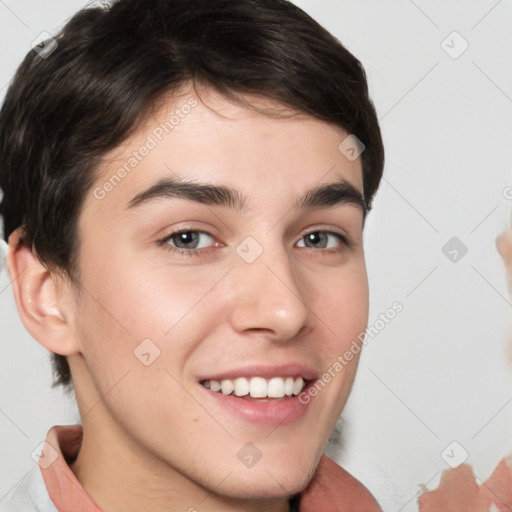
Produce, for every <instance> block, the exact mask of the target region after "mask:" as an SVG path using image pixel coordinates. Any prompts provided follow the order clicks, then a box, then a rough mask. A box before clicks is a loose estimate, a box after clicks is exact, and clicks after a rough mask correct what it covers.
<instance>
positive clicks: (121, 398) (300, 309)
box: [69, 89, 368, 498]
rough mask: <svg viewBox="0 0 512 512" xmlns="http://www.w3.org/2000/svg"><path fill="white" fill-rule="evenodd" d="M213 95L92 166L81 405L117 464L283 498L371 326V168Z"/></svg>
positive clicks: (305, 128) (319, 139) (310, 458)
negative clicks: (366, 231)
mask: <svg viewBox="0 0 512 512" xmlns="http://www.w3.org/2000/svg"><path fill="white" fill-rule="evenodd" d="M201 98H202V100H203V101H204V102H205V103H206V104H207V105H208V107H207V106H205V105H204V104H203V103H202V102H201V100H200V99H199V97H198V96H197V95H196V94H195V92H193V91H191V90H186V89H183V90H182V91H181V92H180V95H179V96H174V98H173V100H170V101H169V102H166V103H165V102H164V103H162V105H161V106H160V107H159V108H158V109H157V110H156V111H155V112H154V113H153V114H152V115H151V116H150V117H149V118H148V119H147V120H146V122H145V124H144V125H143V126H142V127H141V128H140V129H139V130H138V131H137V132H136V133H135V134H134V135H133V136H132V137H131V138H129V139H128V140H127V141H126V142H124V143H123V144H122V145H120V146H119V147H117V148H116V149H115V150H114V151H112V152H111V153H110V154H109V155H107V157H106V158H105V160H104V162H103V163H102V165H101V166H100V168H99V169H98V173H97V176H96V181H95V183H94V185H93V187H92V189H91V191H90V193H89V195H88V197H87V199H86V202H85V205H84V208H83V211H82V214H81V217H80V220H79V237H80V240H81V244H80V253H79V254H80V282H81V287H82V291H81V293H80V295H79V296H78V297H77V299H76V301H77V302H76V311H77V314H76V318H74V335H75V336H76V340H77V343H78V344H79V346H80V352H79V353H77V354H76V355H73V356H71V357H70V358H69V361H70V365H71V369H72V374H73V380H74V383H75V389H76V393H77V400H78V403H79V407H80V410H81V414H82V417H83V425H84V432H86V431H88V432H94V435H95V436H96V439H97V440H98V441H97V442H98V443H99V444H100V445H101V444H102V443H103V444H104V445H105V446H107V445H108V447H109V448H108V449H109V453H110V454H114V456H115V457H117V458H120V459H122V458H123V457H125V458H126V457H127V455H126V454H129V456H130V457H131V456H134V457H137V460H139V461H141V460H143V461H145V462H146V464H141V465H140V466H143V467H144V468H146V469H147V468H151V470H153V471H154V472H155V473H157V474H158V475H162V476H165V477H169V475H171V474H172V475H174V476H175V477H176V475H180V478H182V479H183V485H186V482H192V485H196V484H197V485H201V486H203V487H205V488H207V489H210V490H214V492H215V493H219V494H222V495H225V496H231V497H242V498H248V497H255V498H256V497H279V496H285V495H289V494H291V493H294V492H297V491H299V490H301V489H302V488H303V487H304V486H305V485H306V484H307V483H308V482H309V480H310V478H311V477H312V474H313V472H314V470H315V467H316V464H317V463H318V461H319V458H320V456H321V455H322V452H323V450H324V448H325V445H326V443H327V441H328V438H329V435H330V434H331V431H332V429H333V427H334V425H335V422H336V420H337V418H338V416H339V414H340V413H341V411H342V408H343V406H344V404H345V401H346V399H347V397H348V394H349V391H350V388H351V386H352V382H353V379H354V375H355V372H356V367H357V362H358V357H359V350H354V346H355V345H354V343H353V342H354V340H356V341H357V337H358V335H360V334H361V333H362V332H363V331H364V329H365V327H366V324H367V319H368V284H367V274H366V267H365V261H364V252H363V241H362V228H363V209H362V208H361V205H360V204H359V203H358V201H357V199H356V197H357V193H359V194H362V172H361V163H360V159H359V158H357V159H356V160H353V159H352V160H350V159H347V158H346V157H345V156H344V155H343V154H342V153H341V152H340V150H339V149H338V146H339V145H340V143H341V142H342V141H343V140H344V139H345V138H346V136H347V134H346V133H345V132H344V131H343V130H341V129H340V128H338V127H334V126H332V125H330V124H327V123H325V122H322V121H319V120H316V119H313V118H311V117H306V116H302V117H300V118H295V119H291V118H288V119H277V118H272V117H269V116H265V115H263V114H261V113H257V112H255V111H254V110H250V109H247V108H244V107H241V106H240V105H237V104H235V103H232V102H230V101H228V100H227V99H225V98H224V97H222V96H220V95H217V94H215V93H213V92H212V91H208V90H203V91H202V93H201ZM252 99H253V100H254V103H257V104H258V105H259V106H266V107H274V108H279V105H277V104H275V103H272V102H271V101H269V100H264V99H261V98H260V99H259V100H258V99H257V98H252ZM187 105H188V107H187ZM212 109H213V110H212ZM176 111H177V112H176ZM171 116H173V117H171ZM166 122H167V125H165V123H166ZM144 147H145V148H146V149H142V148H144ZM122 169H124V171H123V170H122ZM178 181H185V182H187V183H189V184H194V185H204V186H211V187H223V188H221V189H220V191H217V192H213V193H212V189H210V190H206V191H205V190H204V189H202V191H200V192H198V190H197V189H194V188H193V187H191V186H188V187H187V186H186V185H183V184H182V185H181V186H180V187H178V188H177V187H176V183H177V182H178ZM155 184H159V185H158V186H155ZM341 184H344V186H340V185H341ZM327 185H334V186H335V187H336V188H335V192H334V193H331V194H329V195H328V196H327V197H329V198H330V200H326V199H325V197H326V195H325V194H324V196H323V198H324V201H323V202H322V201H320V202H319V201H309V203H308V204H307V205H304V204H301V201H300V200H301V199H302V198H303V197H304V195H305V194H306V193H307V192H308V191H309V190H311V189H315V188H318V187H322V186H327ZM228 187H229V189H232V190H233V191H236V192H231V193H232V194H233V197H231V196H229V194H228V192H226V190H227V188H228ZM349 188H353V189H354V191H355V192H356V194H354V195H353V196H351V195H347V190H348V189H349ZM308 197H309V198H310V199H311V198H312V197H313V196H312V194H309V196H306V198H308ZM333 198H336V200H334V199H333ZM317 199H318V196H317ZM242 202H243V204H240V203H242ZM301 206H303V207H301ZM304 206H306V207H304ZM359 345H360V343H359ZM351 347H352V349H351ZM350 350H351V353H352V357H351V358H350V359H351V360H350V361H349V362H348V361H347V358H346V357H344V354H345V353H346V352H347V351H350ZM340 361H343V363H340ZM302 380H304V384H303V383H302ZM304 386H307V387H306V388H305V389H304V391H303V392H302V394H301V395H300V396H296V395H297V394H298V393H299V392H300V391H301V390H302V389H303V387H304ZM219 387H220V388H221V389H220V390H219ZM233 388H234V389H233ZM313 388H315V390H313ZM232 390H233V391H232ZM229 393H231V394H229ZM269 394H270V396H268V395H269ZM123 454H124V455H123ZM187 485H188V484H187Z"/></svg>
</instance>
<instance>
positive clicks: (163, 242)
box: [156, 228, 352, 256]
mask: <svg viewBox="0 0 512 512" xmlns="http://www.w3.org/2000/svg"><path fill="white" fill-rule="evenodd" d="M182 233H202V234H205V235H208V236H209V237H211V238H214V237H213V236H212V235H211V234H210V233H208V232H207V231H202V230H200V229H187V228H185V229H180V230H178V231H174V232H172V233H170V234H168V235H166V236H165V237H164V238H161V239H160V240H157V242H156V243H157V245H158V246H160V247H164V246H167V247H165V249H166V250H167V251H168V252H173V253H175V254H182V255H185V256H201V255H202V254H203V253H204V251H208V250H209V249H211V247H209V248H206V249H181V248H179V247H173V246H172V245H170V244H169V243H168V242H169V241H170V240H171V239H172V238H174V237H175V236H178V235H180V234H182ZM313 233H325V234H328V235H334V236H336V237H338V238H339V239H340V241H341V244H340V246H339V247H338V248H336V249H323V250H322V249H318V250H316V249H315V248H313V247H306V249H313V251H315V252H319V253H321V254H322V255H324V256H325V255H326V254H336V253H341V252H343V251H344V250H345V249H349V248H351V247H352V244H351V242H350V241H349V239H348V238H347V237H346V236H345V235H343V234H341V233H337V232H335V231H329V230H322V229H317V230H315V231H309V232H308V233H305V234H304V235H303V236H302V237H301V240H302V239H303V238H305V237H306V236H308V235H311V234H313Z"/></svg>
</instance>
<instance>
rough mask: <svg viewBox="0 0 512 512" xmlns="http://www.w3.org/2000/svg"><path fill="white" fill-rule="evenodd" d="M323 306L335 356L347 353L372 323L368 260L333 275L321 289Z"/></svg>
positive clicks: (321, 304)
mask: <svg viewBox="0 0 512 512" xmlns="http://www.w3.org/2000/svg"><path fill="white" fill-rule="evenodd" d="M319 293H320V295H319V299H318V301H319V308H320V310H321V311H323V315H322V320H323V321H324V322H325V324H326V330H327V333H328V334H330V336H329V337H328V338H329V340H330V344H329V349H330V355H331V357H332V355H333V352H335V355H336V356H337V355H339V354H340V353H343V352H344V351H345V350H347V348H348V347H349V346H350V345H351V343H352V341H353V340H357V339H358V336H359V335H360V334H361V333H363V332H364V330H365V328H366V326H367V323H368V309H369V293H368V280H367V274H366V268H365V265H364V261H361V262H359V263H357V264H355V265H352V266H351V267H350V269H348V268H347V269H346V271H343V272H340V273H339V275H338V276H331V278H330V279H329V280H326V281H325V286H324V287H323V291H321V292H319Z"/></svg>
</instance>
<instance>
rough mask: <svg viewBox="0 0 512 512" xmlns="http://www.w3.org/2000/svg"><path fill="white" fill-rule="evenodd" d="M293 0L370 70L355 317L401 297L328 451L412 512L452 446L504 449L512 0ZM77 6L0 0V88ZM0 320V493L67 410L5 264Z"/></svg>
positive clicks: (371, 342) (489, 466)
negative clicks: (369, 175) (371, 151)
mask: <svg viewBox="0 0 512 512" xmlns="http://www.w3.org/2000/svg"><path fill="white" fill-rule="evenodd" d="M295 3H297V4H298V5H299V6H300V7H302V8H303V9H304V10H306V11H307V12H308V13H309V14H311V15H312V16H313V17H314V18H315V19H316V20H317V21H319V22H320V24H322V25H323V26H325V27H326V28H327V29H328V30H329V31H331V32H332V33H333V34H334V35H335V36H336V37H337V38H338V39H339V40H340V41H341V42H342V43H343V44H345V45H346V46H347V47H348V49H349V50H350V51H352V52H353V53H354V54H355V55H356V57H358V58H359V59H360V60H361V61H362V63H363V65H364V66H365V69H366V71H367V73H368V77H369V82H370V88H371V92H372V97H373V98H374V101H375V104H376V107H377V111H378V115H379V118H380V121H381V128H382V131H383V136H384V142H385V147H386V168H385V172H384V179H383V181H382V185H381V188H380V190H379V192H378V194H377V197H376V200H375V203H374V210H373V211H372V213H370V216H369V217H368V220H367V226H366V228H365V235H364V236H365V250H366V254H367V265H368V274H369V281H370V298H371V300H370V320H369V324H370V325H372V324H373V323H374V321H375V320H376V319H377V318H378V316H379V314H380V313H384V312H385V311H386V310H387V309H388V308H389V307H390V306H391V304H392V303H393V302H394V301H400V302H401V303H402V304H403V306H404V310H403V311H402V312H401V313H400V314H398V315H397V316H396V318H395V319H394V320H393V321H392V322H391V323H389V324H388V325H386V327H385V328H384V329H382V330H381V331H380V332H379V334H378V335H377V336H376V337H374V338H369V339H368V344H367V346H366V347H365V349H364V353H363V356H362V359H361V365H360V369H359V372H358V376H357V379H356V384H355V386H354V389H353V393H352V395H351V397H350V399H349V403H348V405H347V408H346V410H345V412H344V414H343V421H342V432H343V434H342V436H341V439H339V442H338V443H337V444H331V445H330V446H329V447H328V453H329V454H330V455H331V456H333V457H335V458H336V460H337V461H338V462H339V463H340V464H341V465H342V466H344V467H345V468H346V469H347V470H348V471H350V472H351V473H352V474H354V475H355V476H356V477H357V478H359V479H360V480H361V481H362V482H363V483H364V484H365V485H366V486H367V487H368V488H369V489H370V490H371V491H372V493H373V494H374V495H375V497H376V498H377V499H378V501H379V502H380V504H381V506H382V507H383V509H384V510H385V511H386V512H387V511H396V512H398V511H404V512H412V511H416V510H417V504H416V499H417V493H418V492H419V489H420V487H419V486H420V484H426V485H427V486H428V487H429V488H432V487H435V486H437V484H438V483H439V478H440V476H441V472H442V471H443V470H445V469H446V468H447V467H448V466H447V464H446V462H445V461H444V460H443V458H442V457H441V453H442V452H443V450H444V449H445V448H446V447H447V446H448V445H449V444H450V443H451V442H452V441H457V442H458V443H459V444H460V448H458V447H457V448H456V450H455V452H453V453H454V454H455V456H459V455H460V454H461V453H462V449H464V450H466V451H467V452H468V454H469V456H468V462H469V463H471V464H472V466H473V469H474V472H475V474H476V476H477V477H478V478H479V479H481V480H485V479H486V478H488V477H489V476H490V473H491V472H492V470H493V469H494V468H495V466H496V465H497V463H498V462H499V460H500V459H501V458H502V457H503V456H504V455H506V454H507V453H509V452H511V451H512V443H511V440H512V439H511V432H512V429H511V427H512V382H511V379H510V375H511V373H512V368H511V366H510V364H509V362H508V360H507V352H506V349H507V343H508V336H509V334H508V333H509V328H510V325H511V322H510V320H511V312H512V305H511V300H510V298H509V297H508V295H507V288H506V280H505V272H504V267H503V265H502V262H501V260H500V258H499V255H498V253H497V251H496V248H495V238H496V236H497V235H498V234H499V233H500V232H501V231H502V230H504V229H505V227H506V226H507V223H508V219H509V217H510V211H511V206H512V201H511V200H510V199H507V197H508V198H510V197H511V195H510V194H509V195H508V196H507V194H506V191H507V187H508V186H510V185H512V172H511V163H512V122H511V121H512V66H511V65H510V63H511V62H512V30H511V29H512V2H511V1H510V0H508V1H507V0H501V1H497V0H479V1H476V0H473V1H467V0H466V1H464V0H460V1H445V0H443V1H442V0H435V1H433V0H429V1H427V0H416V1H415V2H413V1H412V0H393V1H380V2H378V1H376V0H374V1H372V0H297V1H296V2H295ZM82 5H83V2H78V1H74V0H72V1H70V0H65V1H64V0H60V1H52V2H51V3H49V2H44V3H42V2H38V1H35V0H30V1H29V0H23V1H15V0H2V1H0V63H1V64H0V66H1V67H0V88H1V90H0V96H1V97H3V95H4V94H5V91H6V88H7V84H8V82H9V80H10V78H11V76H12V74H13V72H14V70H15V68H16V66H17V65H18V64H19V62H20V61H21V59H22V57H23V56H24V55H25V53H26V52H27V51H28V50H29V48H30V44H31V41H33V40H34V38H36V36H37V35H38V34H40V33H41V32H42V31H47V32H50V33H55V31H56V30H57V29H58V27H59V26H61V25H62V24H63V23H65V21H66V20H67V18H69V16H71V15H72V14H73V13H74V12H75V11H76V10H78V9H79V8H80V7H82ZM454 31H456V32H458V33H459V34H460V36H461V37H462V38H463V39H464V40H465V41H467V43H468V44H469V47H468V49H467V50H466V51H465V52H464V53H462V55H460V56H459V57H458V58H452V57H451V56H450V55H449V54H448V53H447V52H446V51H445V49H447V50H448V51H449V52H451V53H452V55H455V54H456V53H457V52H458V51H460V49H462V48H463V46H461V45H463V44H464V41H463V40H462V39H461V38H460V37H459V36H457V35H450V34H452V33H453V32H454ZM448 36H449V37H448ZM447 37H448V39H447ZM443 41H445V43H444V44H443V43H442V42H443ZM443 47H444V48H445V49H443ZM0 165H1V162H0ZM452 237H457V238H458V239H459V240H460V241H461V242H462V243H463V244H464V245H465V246H466V247H467V249H468V252H467V254H465V255H464V256H463V257H462V258H459V259H458V261H457V262H452V261H450V259H448V258H447V257H446V256H445V254H443V252H442V247H443V246H444V245H445V244H446V242H448V240H450V239H451V238H452ZM459 255H460V252H459ZM0 329H1V330H0V336H1V339H0V347H1V348H0V350H1V354H0V365H1V385H0V393H1V395H0V432H1V444H0V446H1V455H0V499H1V498H2V497H3V496H4V495H5V494H6V493H7V492H8V491H9V490H10V489H11V488H12V487H13V486H14V485H15V484H16V483H17V482H18V481H19V479H20V478H22V477H23V476H24V475H25V473H26V472H27V471H28V470H29V469H30V468H31V467H32V465H33V464H34V462H33V461H32V459H31V458H30V454H31V452H32V451H33V450H34V448H35V447H36V446H37V445H38V444H39V443H40V442H41V441H42V440H43V439H44V437H45V435H46V432H47V430H48V429H49V428H50V427H51V426H52V425H55V424H67V423H76V422H78V420H79V417H78V413H77V410H76V407H75V406H74V403H73V400H72V399H70V398H67V397H66V396H65V395H64V394H63V392H62V391H60V390H59V389H53V390H52V389H51V387H50V384H51V371H50V366H49V359H48V356H47V353H46V352H45V350H44V349H42V348H40V347H39V345H38V344H37V343H36V342H35V341H34V340H33V339H32V338H31V337H30V335H29V334H28V333H27V332H26V331H25V329H24V327H23V325H22V324H21V322H20V320H19V319H18V314H17V311H16V307H15V304H14V300H13V296H12V288H11V287H10V282H9V279H8V276H7V273H6V271H5V269H4V270H2V272H1V273H0Z"/></svg>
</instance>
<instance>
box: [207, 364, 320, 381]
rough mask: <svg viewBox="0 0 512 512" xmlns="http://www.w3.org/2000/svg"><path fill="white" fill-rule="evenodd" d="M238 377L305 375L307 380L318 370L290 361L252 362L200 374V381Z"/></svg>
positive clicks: (312, 378) (315, 374)
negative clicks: (269, 363) (274, 362)
mask: <svg viewBox="0 0 512 512" xmlns="http://www.w3.org/2000/svg"><path fill="white" fill-rule="evenodd" d="M237 377H264V378H271V377H303V378H304V379H305V380H314V379H316V378H317V372H315V371H314V370H313V369H312V368H310V367H309V366H307V365H304V364H301V363H288V364H276V365H272V366H270V365H268V364H267V365H261V364H252V365H246V366H243V367H239V368H231V369H229V370H223V371H217V372H216V373H214V374H208V375H203V376H199V381H200V382H201V381H204V380H217V381H221V380H223V379H230V380H232V379H236V378H237Z"/></svg>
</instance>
